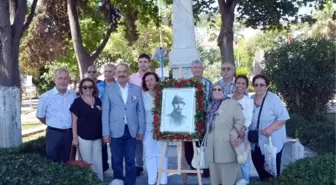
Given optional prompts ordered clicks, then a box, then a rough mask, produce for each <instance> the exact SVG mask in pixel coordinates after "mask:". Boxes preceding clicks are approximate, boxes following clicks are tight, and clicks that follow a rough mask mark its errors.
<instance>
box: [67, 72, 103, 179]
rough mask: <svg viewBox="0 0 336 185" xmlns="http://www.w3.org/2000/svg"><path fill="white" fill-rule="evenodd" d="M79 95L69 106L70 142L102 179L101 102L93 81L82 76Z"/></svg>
mask: <svg viewBox="0 0 336 185" xmlns="http://www.w3.org/2000/svg"><path fill="white" fill-rule="evenodd" d="M79 94H80V96H79V97H78V98H77V99H75V101H74V103H73V104H72V105H71V107H70V111H71V113H72V133H73V140H72V144H73V145H75V146H78V148H79V150H78V151H79V153H80V154H81V157H82V160H84V161H86V162H88V163H89V164H91V168H92V170H93V171H94V172H95V173H96V174H97V176H98V178H99V179H100V180H102V181H103V167H102V144H101V139H102V119H101V117H102V113H101V107H102V102H101V100H100V99H99V98H98V97H97V95H98V89H97V87H96V85H95V83H94V81H93V80H92V79H90V78H84V79H82V80H81V81H80V83H79Z"/></svg>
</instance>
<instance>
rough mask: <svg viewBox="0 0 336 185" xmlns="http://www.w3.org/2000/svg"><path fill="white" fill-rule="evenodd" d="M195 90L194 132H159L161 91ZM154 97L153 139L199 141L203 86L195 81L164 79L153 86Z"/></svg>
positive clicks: (202, 113)
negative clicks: (166, 89)
mask: <svg viewBox="0 0 336 185" xmlns="http://www.w3.org/2000/svg"><path fill="white" fill-rule="evenodd" d="M190 87H195V88H196V114H195V131H196V132H194V133H193V134H188V133H170V132H164V133H162V132H160V124H161V110H162V109H161V108H162V105H161V102H162V90H163V89H164V88H190ZM155 90H156V95H155V100H154V108H153V114H154V119H153V138H154V139H155V140H164V141H174V140H179V141H181V140H186V141H190V140H195V139H200V138H201V137H202V134H203V133H204V127H203V123H204V99H203V96H204V92H203V85H202V84H201V82H199V81H198V80H197V79H178V80H176V79H165V80H163V81H161V82H159V83H158V84H156V86H155Z"/></svg>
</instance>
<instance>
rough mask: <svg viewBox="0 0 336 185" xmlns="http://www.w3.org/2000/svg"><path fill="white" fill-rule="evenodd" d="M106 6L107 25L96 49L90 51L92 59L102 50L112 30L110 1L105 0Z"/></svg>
mask: <svg viewBox="0 0 336 185" xmlns="http://www.w3.org/2000/svg"><path fill="white" fill-rule="evenodd" d="M107 4H108V7H109V11H108V21H109V26H108V28H107V30H106V33H105V36H104V39H103V40H102V42H101V43H100V44H99V45H98V47H97V49H96V50H95V51H94V52H92V54H91V57H92V59H93V60H96V58H97V57H98V56H99V54H100V53H101V52H102V51H103V49H104V47H105V45H106V44H107V42H108V40H109V39H110V36H111V33H112V31H113V15H112V11H113V8H114V7H113V6H112V5H111V3H110V1H107Z"/></svg>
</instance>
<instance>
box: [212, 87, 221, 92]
mask: <svg viewBox="0 0 336 185" xmlns="http://www.w3.org/2000/svg"><path fill="white" fill-rule="evenodd" d="M212 91H213V92H215V91H218V92H221V91H222V89H221V88H213V89H212Z"/></svg>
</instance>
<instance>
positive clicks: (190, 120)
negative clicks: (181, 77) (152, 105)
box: [160, 87, 196, 134]
mask: <svg viewBox="0 0 336 185" xmlns="http://www.w3.org/2000/svg"><path fill="white" fill-rule="evenodd" d="M195 95H196V88H194V87H190V88H165V89H163V91H162V97H163V98H162V103H161V104H162V110H161V125H160V132H162V133H164V132H171V133H188V134H193V133H195V114H196V112H195V110H196V97H195Z"/></svg>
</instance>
